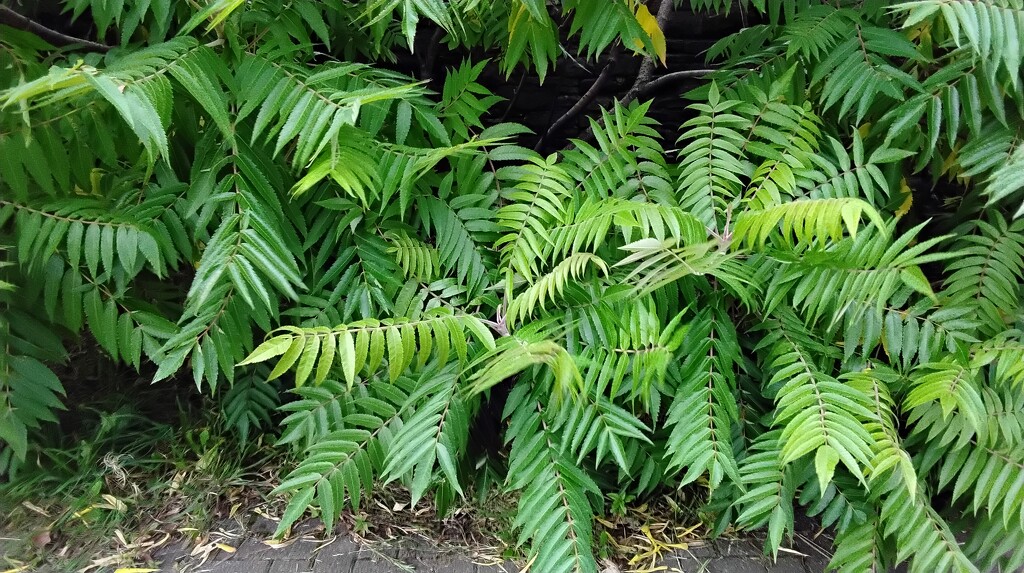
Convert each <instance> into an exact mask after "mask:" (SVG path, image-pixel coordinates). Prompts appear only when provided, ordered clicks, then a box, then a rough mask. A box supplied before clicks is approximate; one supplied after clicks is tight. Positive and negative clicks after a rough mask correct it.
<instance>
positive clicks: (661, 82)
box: [637, 70, 715, 97]
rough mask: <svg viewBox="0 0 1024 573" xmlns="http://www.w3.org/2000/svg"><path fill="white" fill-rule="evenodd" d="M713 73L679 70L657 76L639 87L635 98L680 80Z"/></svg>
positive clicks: (709, 71)
mask: <svg viewBox="0 0 1024 573" xmlns="http://www.w3.org/2000/svg"><path fill="white" fill-rule="evenodd" d="M714 71H715V70H681V71H678V72H672V73H670V74H665V75H663V76H659V77H657V78H654V79H653V80H651V81H649V82H647V83H646V84H644V85H642V86H640V89H639V90H637V97H641V96H644V95H646V94H649V93H651V92H654V91H658V90H659V89H661V88H663V87H665V86H666V85H668V84H671V83H674V82H677V81H680V80H688V79H692V78H699V77H702V76H706V75H708V74H710V73H712V72H714Z"/></svg>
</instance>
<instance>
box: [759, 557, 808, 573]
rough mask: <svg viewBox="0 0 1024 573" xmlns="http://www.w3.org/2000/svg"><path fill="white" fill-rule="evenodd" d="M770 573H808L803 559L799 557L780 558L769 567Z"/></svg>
mask: <svg viewBox="0 0 1024 573" xmlns="http://www.w3.org/2000/svg"><path fill="white" fill-rule="evenodd" d="M768 573H806V572H805V571H804V563H803V559H800V558H799V557H780V558H779V560H778V561H776V562H775V563H770V564H769V565H768Z"/></svg>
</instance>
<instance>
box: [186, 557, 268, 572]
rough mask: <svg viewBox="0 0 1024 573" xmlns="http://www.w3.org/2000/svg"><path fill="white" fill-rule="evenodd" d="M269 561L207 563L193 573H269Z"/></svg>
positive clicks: (237, 560) (235, 560) (245, 560)
mask: <svg viewBox="0 0 1024 573" xmlns="http://www.w3.org/2000/svg"><path fill="white" fill-rule="evenodd" d="M270 566H271V562H270V561H265V560H262V559H252V560H250V559H231V560H228V561H222V562H220V563H213V564H210V563H207V564H206V565H203V566H202V567H200V568H198V569H194V571H195V573H269V572H270Z"/></svg>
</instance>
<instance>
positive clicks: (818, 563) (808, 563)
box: [804, 555, 829, 573]
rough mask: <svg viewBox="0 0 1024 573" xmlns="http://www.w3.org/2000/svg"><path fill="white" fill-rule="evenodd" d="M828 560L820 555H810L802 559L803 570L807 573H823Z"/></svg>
mask: <svg viewBox="0 0 1024 573" xmlns="http://www.w3.org/2000/svg"><path fill="white" fill-rule="evenodd" d="M828 562H829V558H828V557H823V556H821V555H811V556H809V557H805V558H804V569H806V570H807V573H825V569H826V568H827V567H828Z"/></svg>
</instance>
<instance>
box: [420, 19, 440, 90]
mask: <svg viewBox="0 0 1024 573" xmlns="http://www.w3.org/2000/svg"><path fill="white" fill-rule="evenodd" d="M441 38H444V28H441V27H440V26H438V28H437V29H436V30H434V34H433V35H432V36H431V37H430V44H428V45H427V54H426V56H425V57H424V58H423V64H422V65H421V66H420V79H421V80H433V79H434V62H435V61H437V48H438V46H440V44H441Z"/></svg>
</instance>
